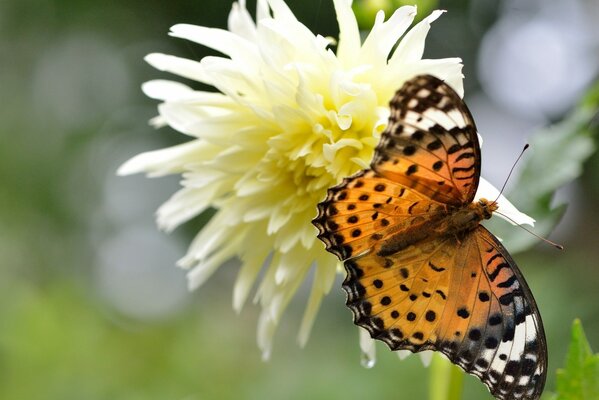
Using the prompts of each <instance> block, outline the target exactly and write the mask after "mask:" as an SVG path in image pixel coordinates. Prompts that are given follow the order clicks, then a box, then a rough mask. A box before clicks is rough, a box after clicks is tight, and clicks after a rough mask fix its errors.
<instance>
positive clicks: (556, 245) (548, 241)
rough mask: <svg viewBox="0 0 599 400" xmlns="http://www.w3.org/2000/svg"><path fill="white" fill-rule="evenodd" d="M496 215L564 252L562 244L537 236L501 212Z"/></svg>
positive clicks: (496, 212)
mask: <svg viewBox="0 0 599 400" xmlns="http://www.w3.org/2000/svg"><path fill="white" fill-rule="evenodd" d="M495 214H499V215H501V216H502V217H504V218H506V219H509V220H510V221H512V223H513V224H515V225H517V226H519V227H520V228H522V229H524V230H525V231H526V232H528V233H530V234H531V235H533V236H534V237H536V238H537V239H541V240H542V241H543V242H545V243H547V244H550V245H551V246H553V247H555V248H556V249H559V250H563V249H564V246H562V245H561V244H557V243H555V242H552V241H551V240H549V239H547V238H544V237H542V236H539V235H537V234H536V233H534V232H533V231H531V230H530V229H528V228H525V227H524V226H522V225H521V224H519V223H517V222H516V221H514V220H513V219H511V218H510V217H508V216H507V215H505V214H503V213H501V212H499V211H495Z"/></svg>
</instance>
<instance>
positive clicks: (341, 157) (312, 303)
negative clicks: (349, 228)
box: [118, 0, 490, 359]
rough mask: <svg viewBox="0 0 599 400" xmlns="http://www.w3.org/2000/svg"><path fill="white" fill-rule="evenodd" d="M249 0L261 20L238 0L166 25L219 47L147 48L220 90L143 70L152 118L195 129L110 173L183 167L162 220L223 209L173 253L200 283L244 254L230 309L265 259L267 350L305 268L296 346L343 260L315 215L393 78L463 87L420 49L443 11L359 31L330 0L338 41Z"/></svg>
mask: <svg viewBox="0 0 599 400" xmlns="http://www.w3.org/2000/svg"><path fill="white" fill-rule="evenodd" d="M257 3H258V4H257V18H256V20H257V22H256V23H255V22H254V21H253V20H252V18H251V16H250V14H249V13H248V11H247V9H246V7H245V1H243V0H241V1H240V2H239V3H234V4H233V8H232V11H231V13H230V15H229V21H228V30H222V29H212V28H207V27H202V26H193V25H175V26H173V27H172V28H171V32H170V35H171V36H175V37H179V38H184V39H188V40H191V41H193V42H196V43H199V44H202V45H204V46H207V47H210V48H213V49H215V50H217V51H219V52H221V53H223V54H224V55H225V57H216V56H211V57H205V58H203V59H202V60H201V61H199V62H198V61H192V60H188V59H183V58H179V57H175V56H170V55H164V54H150V55H148V56H147V57H146V60H147V61H148V62H149V63H150V64H151V65H153V66H154V67H156V68H157V69H159V70H162V71H168V72H172V73H174V74H176V75H179V76H182V77H185V78H189V79H193V80H195V81H198V82H201V83H204V84H207V85H211V86H213V87H214V88H216V89H217V92H206V91H199V90H193V89H191V88H189V87H188V86H185V85H183V84H181V83H177V82H172V81H166V80H155V81H150V82H147V83H145V84H144V85H143V90H144V92H145V93H146V94H147V95H148V96H149V97H152V98H155V99H158V100H160V101H161V102H162V103H161V104H160V105H159V107H158V109H159V114H160V115H159V116H158V117H156V118H154V119H153V120H152V121H151V123H152V124H153V125H154V126H156V127H160V126H164V125H170V126H171V127H173V128H174V129H176V130H177V131H179V132H182V133H184V134H186V135H189V136H191V138H192V140H190V141H189V142H187V143H184V144H181V145H178V146H174V147H170V148H166V149H162V150H157V151H151V152H147V153H143V154H140V155H137V156H136V157H133V158H132V159H131V160H129V161H127V162H126V163H125V164H124V165H122V166H121V168H120V169H119V171H118V173H119V174H121V175H127V174H132V173H137V172H146V173H147V174H148V176H151V177H156V176H162V175H167V174H182V177H183V180H182V182H181V185H182V186H183V187H182V188H181V189H180V190H179V191H178V192H177V193H175V195H174V196H172V197H171V199H169V200H168V201H167V202H166V203H165V204H164V205H163V206H161V207H160V209H159V210H158V212H157V221H158V225H159V226H160V227H161V228H162V229H164V230H166V231H171V230H173V229H174V228H176V227H177V226H178V225H180V224H182V223H183V222H185V221H187V220H189V219H190V218H192V217H194V216H196V215H198V214H199V213H201V212H203V211H204V210H206V209H209V208H214V209H216V210H217V211H216V214H215V215H214V216H213V217H212V219H211V220H210V222H208V224H207V225H206V226H205V227H204V228H203V229H202V230H201V232H199V233H198V235H197V236H196V237H195V239H194V240H193V242H192V244H191V246H190V248H189V250H188V252H187V254H186V255H185V256H184V257H183V258H182V259H181V260H180V261H179V265H180V266H182V267H184V268H188V269H189V273H188V275H187V276H188V282H189V287H190V288H191V289H194V288H197V287H198V286H200V285H202V284H203V283H204V282H205V281H206V280H207V279H208V278H209V277H210V276H211V275H212V274H213V273H214V271H216V270H217V269H218V268H219V267H220V266H221V265H222V264H223V263H224V262H225V261H227V260H229V259H232V258H235V257H236V258H238V259H239V260H240V261H241V269H240V271H239V274H238V277H237V280H236V283H235V286H234V289H233V307H234V309H235V310H236V311H238V312H239V311H240V310H241V309H242V307H243V305H244V303H245V302H246V300H247V298H248V296H249V294H250V292H251V289H252V287H253V286H254V285H256V284H257V280H258V276H259V275H260V272H261V271H263V273H262V279H261V282H260V283H259V284H258V285H257V286H258V287H257V289H256V295H255V301H256V302H259V303H260V305H261V307H262V312H261V314H260V317H259V321H258V334H257V336H258V337H257V339H258V345H259V347H260V349H261V350H262V354H263V357H264V358H265V359H266V358H268V357H269V355H270V352H271V346H272V337H273V334H274V331H275V329H276V327H277V325H278V323H279V321H280V319H281V316H282V314H283V312H284V310H285V308H286V307H287V305H288V303H289V301H290V300H291V298H292V297H293V296H294V295H295V293H296V292H297V290H298V287H299V286H300V285H301V283H302V282H303V281H304V280H305V279H306V277H307V276H308V272H309V271H310V270H311V269H313V270H314V277H313V282H312V289H311V294H310V297H309V300H308V304H307V307H306V311H305V314H304V317H303V320H302V323H301V327H300V331H299V336H298V339H299V342H300V344H302V345H303V344H304V343H305V342H306V341H307V339H308V336H309V332H310V329H311V327H312V324H313V322H314V319H315V316H316V314H317V311H318V309H319V306H320V303H321V300H322V298H323V296H324V295H325V294H327V293H328V292H329V291H330V289H331V286H332V285H333V282H334V280H335V276H336V273H337V272H338V271H341V269H340V265H339V264H338V262H337V261H336V259H335V258H334V256H332V255H330V254H328V253H326V251H325V250H324V247H323V246H322V243H320V242H318V241H317V240H316V231H315V229H314V227H313V226H312V225H311V223H310V221H311V220H312V219H313V217H314V216H315V214H316V204H317V203H318V202H320V201H321V200H322V199H323V198H324V197H325V194H326V190H327V188H329V187H330V186H333V185H335V184H337V183H338V182H339V181H340V180H341V179H342V178H344V177H346V176H348V175H351V174H353V173H355V172H356V171H358V170H360V169H363V168H367V167H368V164H369V162H370V159H371V158H372V155H373V150H374V147H375V146H376V144H377V142H378V139H379V136H380V133H381V131H382V130H383V129H384V128H385V126H386V124H387V118H388V115H389V110H388V101H389V99H390V98H391V97H392V95H393V93H394V91H395V90H396V89H397V88H399V87H400V86H401V85H402V83H403V82H404V81H405V80H407V79H409V78H411V77H413V76H414V75H417V74H422V73H431V74H434V75H436V76H438V77H439V78H442V79H444V80H445V81H446V82H448V83H449V84H450V85H452V86H453V87H454V89H456V90H457V91H458V92H459V93H462V91H463V89H462V75H461V68H462V65H461V63H460V61H461V60H460V59H459V58H446V59H438V60H428V59H422V54H423V50H424V41H425V38H426V35H427V33H428V31H429V29H430V24H431V22H433V21H434V20H435V19H437V18H438V17H439V16H440V15H441V14H442V12H441V11H434V12H433V13H432V14H430V15H429V16H428V17H427V18H425V19H423V20H422V21H421V22H420V23H418V24H417V25H415V26H414V27H413V28H412V29H410V30H409V31H408V28H409V27H410V25H411V24H412V22H413V19H414V16H415V15H416V8H415V7H411V6H404V7H401V8H399V9H398V10H396V11H395V12H394V13H393V15H391V17H390V18H389V19H388V20H387V21H385V20H384V18H385V16H384V13H383V12H379V13H378V14H377V16H376V20H375V23H374V27H373V28H372V31H371V32H370V33H369V34H368V36H367V37H366V39H365V40H364V42H363V43H361V41H360V34H359V31H358V27H357V23H356V19H355V16H354V14H353V12H352V9H351V1H348V0H334V6H335V10H336V14H337V21H338V23H339V30H340V32H339V41H338V42H337V45H336V52H334V51H333V50H332V49H331V47H333V45H334V44H335V41H334V40H333V39H331V38H324V37H322V36H319V35H314V34H313V33H312V32H310V31H309V30H308V29H307V28H306V27H305V26H304V25H303V24H302V23H300V22H299V21H298V20H297V19H296V18H295V16H294V15H293V13H292V12H291V11H290V9H289V8H288V7H287V6H286V5H285V3H284V2H283V1H282V0H258V2H257ZM406 31H407V32H406ZM400 38H401V40H400ZM398 41H399V44H398V45H397V48H396V49H395V50H394V51H392V50H393V48H394V46H395V45H396V44H397V43H398ZM488 197H490V196H488ZM362 342H363V341H362Z"/></svg>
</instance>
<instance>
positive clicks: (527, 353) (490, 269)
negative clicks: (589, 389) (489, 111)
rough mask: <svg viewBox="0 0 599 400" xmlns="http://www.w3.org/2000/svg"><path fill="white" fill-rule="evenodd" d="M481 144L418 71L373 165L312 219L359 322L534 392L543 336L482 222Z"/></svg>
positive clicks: (503, 391)
mask: <svg viewBox="0 0 599 400" xmlns="http://www.w3.org/2000/svg"><path fill="white" fill-rule="evenodd" d="M480 170H481V151H480V145H479V139H478V133H477V130H476V127H475V125H474V121H473V118H472V115H471V113H470V111H469V110H468V108H467V107H466V104H465V103H464V102H463V100H462V99H461V98H460V96H459V95H458V94H457V93H456V92H455V91H454V90H453V89H452V88H451V87H450V86H449V85H447V84H446V83H444V82H443V81H442V80H440V79H438V78H436V77H433V76H431V75H420V76H417V77H415V78H413V79H411V80H409V81H407V82H406V83H405V84H404V85H403V86H402V87H401V89H399V90H398V91H397V93H396V94H395V96H394V97H393V99H392V100H391V102H390V116H389V123H388V125H387V128H386V129H385V131H384V132H383V133H382V134H381V138H380V142H379V144H378V146H377V147H376V149H375V153H374V156H373V159H372V162H371V164H370V169H366V170H362V171H360V172H358V173H357V174H355V175H353V176H351V177H349V178H345V179H344V180H343V181H342V182H341V183H340V184H339V185H337V186H335V187H332V188H330V189H329V190H328V193H327V197H326V199H325V200H324V201H322V202H321V203H320V204H319V205H318V216H317V217H316V218H315V219H314V220H313V221H312V223H313V224H314V225H315V226H316V227H317V228H318V230H319V235H318V238H319V239H320V240H322V241H323V242H324V243H325V245H326V249H327V250H328V251H329V252H331V253H333V254H335V255H336V256H337V257H338V258H339V259H340V260H342V261H344V265H345V269H346V271H347V276H346V279H345V281H344V282H343V289H344V290H345V292H346V293H347V302H346V304H347V306H348V307H349V308H350V309H351V311H352V312H353V315H354V323H355V324H356V325H359V326H361V327H363V328H365V329H366V330H367V331H368V332H369V333H370V335H371V336H372V337H373V338H374V339H378V340H381V341H383V342H385V343H386V344H387V345H388V346H389V347H390V348H391V349H392V350H400V349H407V350H410V351H412V352H418V351H423V350H435V351H439V352H441V353H442V354H444V355H445V356H446V357H447V358H449V360H451V362H453V363H454V364H456V365H458V366H459V367H461V368H462V369H463V370H464V371H466V372H467V373H469V374H472V375H475V376H477V377H478V378H479V379H480V380H481V381H482V382H483V383H484V384H485V385H486V386H487V387H488V389H489V391H490V392H491V394H492V395H493V396H495V397H496V398H497V399H502V400H503V399H506V400H507V399H523V400H532V399H539V397H540V396H541V393H542V391H543V387H544V385H545V378H546V373H547V345H546V341H545V333H544V331H543V324H542V321H541V316H540V315H539V310H538V307H537V304H536V303H535V300H534V298H533V296H532V293H531V291H530V289H529V288H528V285H527V284H526V281H525V280H524V277H523V276H522V274H521V272H520V270H519V269H518V267H517V266H516V263H515V262H514V260H513V259H512V257H511V256H510V255H509V253H508V252H507V250H506V249H505V248H504V247H503V246H502V244H501V243H500V242H499V240H498V239H497V238H496V237H495V236H493V234H491V233H490V232H489V231H488V230H487V229H486V228H484V227H483V226H482V225H480V222H481V221H483V220H485V219H489V218H491V216H492V214H493V212H495V211H497V209H498V205H497V203H496V202H495V201H490V200H486V199H480V200H479V201H475V202H473V201H474V197H475V194H476V190H477V187H478V182H479V178H480Z"/></svg>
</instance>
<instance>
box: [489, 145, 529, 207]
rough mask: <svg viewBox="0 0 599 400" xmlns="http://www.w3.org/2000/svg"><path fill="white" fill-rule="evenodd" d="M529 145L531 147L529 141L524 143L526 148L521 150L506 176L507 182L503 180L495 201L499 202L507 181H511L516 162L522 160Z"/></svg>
mask: <svg viewBox="0 0 599 400" xmlns="http://www.w3.org/2000/svg"><path fill="white" fill-rule="evenodd" d="M528 147H529V145H528V143H526V144H525V145H524V148H523V149H522V151H521V152H520V155H519V156H518V158H517V159H516V161H515V162H514V165H512V169H510V173H509V174H507V178H505V182H503V186H502V187H501V190H500V191H499V194H498V195H497V198H496V199H495V201H494V202H493V203H497V200H499V198H500V197H501V195H502V194H503V190H504V189H505V186H506V185H507V182H508V181H509V179H510V176H512V172H514V168H516V164H518V161H520V159H521V158H522V155H523V154H524V152H525V151H526V149H528Z"/></svg>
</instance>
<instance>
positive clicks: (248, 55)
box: [169, 24, 259, 68]
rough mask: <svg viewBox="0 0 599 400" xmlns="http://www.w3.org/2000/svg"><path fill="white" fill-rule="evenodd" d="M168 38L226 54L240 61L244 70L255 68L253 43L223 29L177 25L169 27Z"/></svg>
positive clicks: (255, 54)
mask: <svg viewBox="0 0 599 400" xmlns="http://www.w3.org/2000/svg"><path fill="white" fill-rule="evenodd" d="M169 35H170V36H173V37H178V38H181V39H187V40H190V41H192V42H195V43H198V44H201V45H203V46H206V47H209V48H211V49H214V50H216V51H218V52H220V53H223V54H226V55H228V56H229V57H231V59H232V60H234V61H242V62H243V63H244V66H245V67H246V68H248V67H250V68H251V67H252V66H256V63H257V61H258V57H259V54H258V51H257V49H256V46H255V44H254V43H253V42H251V41H250V40H249V39H247V38H244V37H242V36H239V35H236V34H234V33H232V32H229V31H227V30H224V29H218V28H206V27H204V26H198V25H190V24H177V25H174V26H172V27H171V31H170V32H169Z"/></svg>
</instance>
